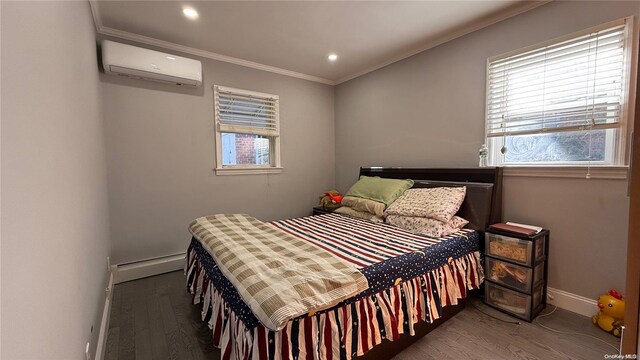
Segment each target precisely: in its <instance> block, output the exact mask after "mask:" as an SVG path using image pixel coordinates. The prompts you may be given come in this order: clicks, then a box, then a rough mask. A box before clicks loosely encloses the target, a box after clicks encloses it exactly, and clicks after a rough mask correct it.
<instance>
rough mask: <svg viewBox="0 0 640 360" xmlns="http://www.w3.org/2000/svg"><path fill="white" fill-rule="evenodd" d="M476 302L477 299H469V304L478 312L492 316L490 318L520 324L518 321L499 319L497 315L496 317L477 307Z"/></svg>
mask: <svg viewBox="0 0 640 360" xmlns="http://www.w3.org/2000/svg"><path fill="white" fill-rule="evenodd" d="M476 303H477V301H474V300H472V301H471V305H472V306H473V307H474V308H476V310H478V311H479V312H481V313H482V314H484V315H486V316H488V317H490V318H492V319H496V320H499V321H502V322H504V323H507V324H512V325H520V321H511V320H505V319H501V318H499V317H497V316H493V315H491V314H489V313H487V312H484V311H483V310H482V309H480V307H478V306H477V305H476Z"/></svg>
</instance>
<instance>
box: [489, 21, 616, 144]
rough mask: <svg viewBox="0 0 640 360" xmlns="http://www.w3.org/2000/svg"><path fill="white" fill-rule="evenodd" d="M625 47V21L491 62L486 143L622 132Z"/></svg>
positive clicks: (491, 60)
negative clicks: (510, 138) (543, 135)
mask: <svg viewBox="0 0 640 360" xmlns="http://www.w3.org/2000/svg"><path fill="white" fill-rule="evenodd" d="M625 44H626V28H625V24H624V22H623V21H621V22H620V23H619V24H618V25H614V26H609V27H608V28H605V29H600V30H592V31H589V32H588V33H586V34H583V35H580V36H577V37H574V38H572V39H570V40H565V41H561V42H557V43H554V44H550V45H547V46H544V47H540V48H537V49H535V50H530V51H526V52H522V53H519V54H516V55H509V56H506V57H500V58H495V59H490V60H489V61H488V69H487V118H486V135H487V137H496V136H513V135H525V134H540V133H550V132H563V131H575V130H596V129H610V128H617V127H619V126H620V124H621V122H622V117H623V106H624V104H625V102H624V96H625V92H626V91H625V90H626V89H625V75H626V74H625V69H626V53H625Z"/></svg>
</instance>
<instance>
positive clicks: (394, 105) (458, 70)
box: [335, 1, 640, 299]
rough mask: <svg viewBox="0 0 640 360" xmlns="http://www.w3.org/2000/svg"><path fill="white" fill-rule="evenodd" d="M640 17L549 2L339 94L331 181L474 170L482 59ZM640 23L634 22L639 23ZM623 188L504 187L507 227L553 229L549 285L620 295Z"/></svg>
mask: <svg viewBox="0 0 640 360" xmlns="http://www.w3.org/2000/svg"><path fill="white" fill-rule="evenodd" d="M630 15H636V16H637V15H640V2H637V1H636V2H616V1H610V2H590V1H581V2H571V1H568V2H551V3H548V4H546V5H543V6H541V7H538V8H536V9H534V10H532V11H529V12H526V13H524V14H521V15H518V16H516V17H513V18H510V19H508V20H505V21H502V22H499V23H497V24H494V25H492V26H489V27H487V28H484V29H482V30H479V31H476V32H474V33H471V34H468V35H466V36H464V37H461V38H458V39H456V40H453V41H451V42H448V43H445V44H443V45H440V46H438V47H435V48H433V49H430V50H427V51H424V52H422V53H420V54H417V55H415V56H412V57H410V58H407V59H405V60H403V61H400V62H397V63H394V64H392V65H389V66H387V67H385V68H382V69H380V70H377V71H375V72H372V73H369V74H367V75H365V76H362V77H360V78H356V79H354V80H351V81H349V82H346V83H343V84H340V85H338V86H337V87H336V95H335V96H336V104H335V107H336V184H337V187H338V188H339V189H340V190H342V191H346V190H347V189H348V187H349V186H350V185H351V184H352V183H353V182H354V181H355V180H356V179H357V175H358V167H359V166H416V167H419V166H424V167H476V166H477V164H478V149H479V148H480V145H481V144H482V143H483V141H484V140H483V136H484V110H485V76H486V74H485V72H486V60H487V58H489V57H491V56H494V55H498V54H501V53H504V52H507V51H511V50H515V49H519V48H522V47H525V46H529V45H533V44H536V43H539V42H542V41H546V40H549V39H553V38H556V37H559V36H563V35H566V34H569V33H572V32H575V31H579V30H583V29H586V28H589V27H591V26H595V25H598V24H601V23H604V22H607V21H610V20H615V19H619V18H622V17H626V16H630ZM636 25H637V21H636ZM626 190H627V188H626V181H621V180H586V179H558V178H555V179H554V178H516V177H507V178H505V180H504V213H503V215H504V216H503V217H504V219H506V220H509V221H519V222H525V223H533V224H538V225H541V226H545V227H548V228H549V229H551V240H550V260H549V286H551V287H554V288H558V289H561V290H564V291H568V292H570V293H575V294H579V295H582V296H586V297H589V298H592V299H595V298H597V297H598V295H599V294H600V293H602V292H604V291H606V290H608V289H610V288H617V289H620V290H624V282H625V266H624V264H625V254H626V239H627V223H628V199H627V197H626Z"/></svg>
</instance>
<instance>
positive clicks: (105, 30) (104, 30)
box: [89, 0, 336, 86]
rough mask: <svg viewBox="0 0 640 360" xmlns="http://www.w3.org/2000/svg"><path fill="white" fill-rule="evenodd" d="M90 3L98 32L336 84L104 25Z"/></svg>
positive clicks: (94, 6)
mask: <svg viewBox="0 0 640 360" xmlns="http://www.w3.org/2000/svg"><path fill="white" fill-rule="evenodd" d="M89 4H90V5H91V14H92V15H93V21H94V23H95V25H96V31H97V32H98V34H101V35H107V36H112V37H116V38H120V39H125V40H130V41H135V42H138V43H141V44H146V45H151V46H157V47H160V48H163V49H167V50H173V51H178V52H181V53H185V54H190V55H195V56H200V57H203V58H207V59H212V60H217V61H222V62H226V63H230V64H234V65H240V66H244V67H248V68H252V69H257V70H262V71H267V72H271V73H274V74H279V75H284V76H290V77H293V78H298V79H302V80H308V81H313V82H317V83H321V84H326V85H332V86H333V85H335V84H336V83H335V81H333V80H329V79H325V78H321V77H318V76H313V75H308V74H303V73H299V72H296V71H291V70H287V69H282V68H279V67H275V66H270V65H265V64H260V63H257V62H253V61H249V60H243V59H239V58H235V57H231V56H226V55H222V54H218V53H214V52H211V51H206V50H201V49H197V48H193V47H190V46H184V45H180V44H176V43H172V42H169V41H164V40H160V39H156V38H152V37H148V36H144V35H138V34H134V33H131V32H128V31H123V30H118V29H114V28H110V27H107V26H104V25H102V21H101V20H100V11H99V8H98V6H97V4H96V0H90V1H89Z"/></svg>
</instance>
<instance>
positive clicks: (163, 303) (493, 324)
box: [105, 271, 620, 360]
mask: <svg viewBox="0 0 640 360" xmlns="http://www.w3.org/2000/svg"><path fill="white" fill-rule="evenodd" d="M474 305H475V306H477V308H476V307H475V306H474ZM478 308H479V309H481V310H482V311H484V312H486V313H488V314H491V315H493V316H495V317H498V318H501V319H505V320H508V321H514V319H513V318H511V317H509V316H507V315H504V314H502V313H500V312H497V311H495V310H493V309H491V308H488V307H486V306H484V305H483V304H482V303H481V302H480V301H479V300H478V299H472V302H471V304H470V305H468V306H467V308H466V309H465V310H463V311H462V312H460V313H459V314H458V315H456V316H455V317H453V318H452V319H450V320H449V321H447V322H445V323H444V324H443V325H441V326H440V327H438V328H437V329H436V330H434V331H433V332H431V333H430V334H429V335H427V336H426V337H424V338H422V339H420V340H419V341H418V342H416V343H415V344H414V345H412V346H411V347H409V348H407V349H406V350H404V351H403V352H402V353H401V354H400V355H398V356H396V357H395V359H398V360H404V359H407V360H427V359H528V360H532V359H604V355H605V354H617V352H616V351H615V350H614V349H613V348H612V347H610V346H608V345H606V344H605V343H602V342H601V341H597V340H595V339H593V338H590V337H586V336H577V335H566V334H558V333H554V332H551V331H548V330H545V329H543V328H542V327H540V326H538V325H536V324H535V323H532V324H529V323H526V322H522V323H521V324H520V325H514V324H508V323H504V322H502V321H499V320H496V319H494V318H491V317H489V316H487V315H485V314H483V313H482V312H480V311H479V310H478ZM552 308H553V307H549V308H548V309H546V310H545V311H543V314H546V313H549V312H550V310H552ZM539 321H540V323H541V324H543V325H546V326H548V327H551V328H554V329H557V330H560V331H563V332H581V333H587V334H590V335H591V336H595V337H596V338H599V339H602V340H604V341H605V342H606V343H608V344H611V345H612V346H614V347H615V348H618V347H619V344H620V341H619V340H618V339H616V338H614V337H613V336H612V335H609V334H607V333H605V332H603V331H601V330H599V329H598V328H596V327H595V326H594V325H592V324H591V320H590V319H589V318H587V317H584V316H580V315H577V314H574V313H572V312H569V311H565V310H561V309H558V310H556V311H555V312H554V313H553V314H552V315H550V316H546V317H542V318H539ZM105 358H106V359H107V360H111V359H138V360H140V359H180V360H182V359H185V360H188V359H219V358H220V352H219V351H218V350H217V349H215V348H214V347H213V344H212V342H211V330H209V328H208V327H207V326H206V325H205V324H203V323H202V321H200V307H199V305H192V304H191V296H190V295H189V294H188V293H187V292H186V291H185V278H184V275H183V274H182V272H180V271H178V272H172V273H167V274H163V275H159V276H153V277H149V278H145V279H140V280H135V281H130V282H127V283H123V284H119V285H116V286H115V289H114V293H113V303H112V308H111V319H110V324H109V334H108V340H107V351H106V357H105Z"/></svg>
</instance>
